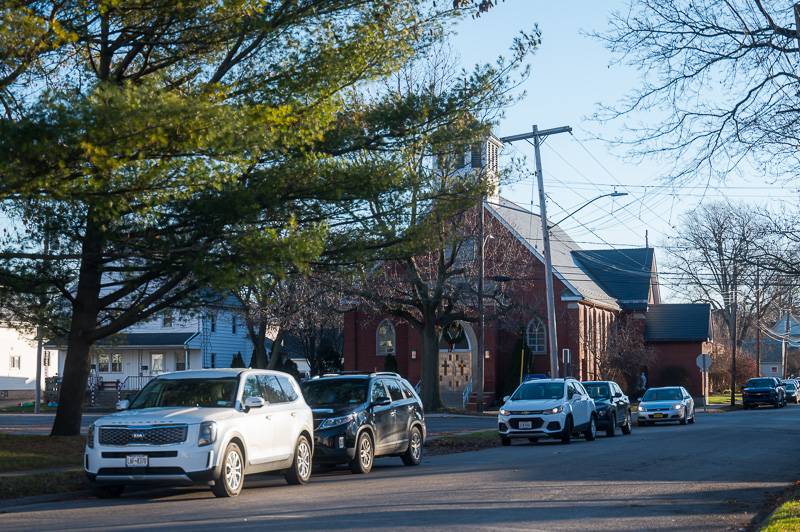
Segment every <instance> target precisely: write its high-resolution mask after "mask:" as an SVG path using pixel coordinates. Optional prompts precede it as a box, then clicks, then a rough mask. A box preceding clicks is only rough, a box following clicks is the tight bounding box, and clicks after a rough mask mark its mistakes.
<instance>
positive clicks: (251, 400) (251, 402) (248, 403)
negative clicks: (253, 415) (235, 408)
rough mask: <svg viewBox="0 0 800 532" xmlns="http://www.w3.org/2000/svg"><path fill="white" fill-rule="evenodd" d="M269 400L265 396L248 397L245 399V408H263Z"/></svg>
mask: <svg viewBox="0 0 800 532" xmlns="http://www.w3.org/2000/svg"><path fill="white" fill-rule="evenodd" d="M266 404H267V402H266V401H265V400H264V398H263V397H248V398H247V399H245V400H244V408H245V409H246V410H250V409H251V408H261V407H263V406H266Z"/></svg>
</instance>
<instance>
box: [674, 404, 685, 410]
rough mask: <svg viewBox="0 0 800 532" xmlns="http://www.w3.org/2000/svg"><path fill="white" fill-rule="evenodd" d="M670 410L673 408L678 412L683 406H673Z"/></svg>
mask: <svg viewBox="0 0 800 532" xmlns="http://www.w3.org/2000/svg"><path fill="white" fill-rule="evenodd" d="M672 408H674V409H675V410H680V409H681V408H683V405H673V406H672Z"/></svg>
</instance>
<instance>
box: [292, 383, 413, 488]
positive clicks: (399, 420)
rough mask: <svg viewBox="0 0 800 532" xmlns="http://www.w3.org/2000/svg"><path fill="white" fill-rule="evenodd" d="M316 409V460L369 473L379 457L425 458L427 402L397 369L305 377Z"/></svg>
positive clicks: (408, 460) (307, 392)
mask: <svg viewBox="0 0 800 532" xmlns="http://www.w3.org/2000/svg"><path fill="white" fill-rule="evenodd" d="M301 388H302V390H303V395H304V396H305V399H306V401H307V402H308V404H309V405H310V406H311V408H312V412H313V413H314V438H315V444H316V452H315V454H314V461H315V463H317V464H319V465H321V466H326V465H327V466H333V465H337V464H348V465H349V466H350V470H351V471H352V472H353V473H361V474H364V473H369V472H370V471H371V470H372V466H373V463H374V461H375V458H376V457H379V456H399V457H400V458H401V459H402V460H403V463H404V464H406V465H408V466H415V465H418V464H419V463H420V462H422V446H423V445H424V443H425V438H426V435H427V429H426V427H425V413H424V410H423V408H422V401H421V400H420V398H419V396H418V395H417V393H416V391H414V388H413V387H412V386H411V384H409V383H408V381H407V380H405V379H404V378H402V377H401V376H400V375H398V374H397V373H391V372H380V373H369V374H334V375H326V376H323V377H320V378H314V379H311V380H307V381H305V382H304V383H303V384H302V386H301Z"/></svg>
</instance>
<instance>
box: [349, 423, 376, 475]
mask: <svg viewBox="0 0 800 532" xmlns="http://www.w3.org/2000/svg"><path fill="white" fill-rule="evenodd" d="M374 462H375V446H374V445H373V443H372V437H371V436H370V435H369V433H368V432H366V431H364V432H362V433H361V434H359V436H358V440H357V441H356V455H355V456H354V457H353V459H352V460H350V471H352V472H353V473H355V474H356V475H366V474H367V473H369V472H370V471H372V464H373V463H374Z"/></svg>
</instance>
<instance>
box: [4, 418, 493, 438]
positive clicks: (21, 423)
mask: <svg viewBox="0 0 800 532" xmlns="http://www.w3.org/2000/svg"><path fill="white" fill-rule="evenodd" d="M101 416H102V414H84V416H83V419H82V422H81V425H82V427H83V432H84V433H85V432H86V429H87V427H88V426H89V424H90V423H92V422H93V421H95V420H96V419H98V418H99V417H101ZM53 418H55V414H39V415H34V414H0V433H6V434H50V428H51V427H52V426H53ZM496 424H497V418H495V417H489V416H459V415H449V414H434V415H432V416H429V417H428V419H427V426H428V432H429V434H431V435H435V434H439V433H442V432H463V431H470V430H483V429H493V428H495V427H496Z"/></svg>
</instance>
